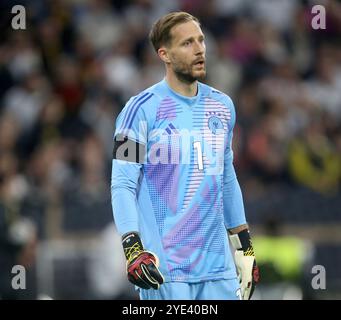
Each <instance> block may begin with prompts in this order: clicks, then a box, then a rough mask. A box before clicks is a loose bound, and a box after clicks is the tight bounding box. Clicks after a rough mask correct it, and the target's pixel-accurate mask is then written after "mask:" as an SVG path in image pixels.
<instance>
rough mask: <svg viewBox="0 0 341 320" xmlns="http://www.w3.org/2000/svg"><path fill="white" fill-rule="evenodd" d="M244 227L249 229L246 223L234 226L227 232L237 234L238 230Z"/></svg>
mask: <svg viewBox="0 0 341 320" xmlns="http://www.w3.org/2000/svg"><path fill="white" fill-rule="evenodd" d="M245 229H249V226H248V224H247V223H245V224H241V225H240V226H238V227H235V228H231V229H228V232H229V233H230V234H237V233H239V232H240V231H243V230H245Z"/></svg>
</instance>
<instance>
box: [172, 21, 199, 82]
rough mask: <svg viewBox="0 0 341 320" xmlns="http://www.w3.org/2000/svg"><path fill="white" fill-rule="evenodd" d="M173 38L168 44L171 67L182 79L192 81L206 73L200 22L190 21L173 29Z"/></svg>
mask: <svg viewBox="0 0 341 320" xmlns="http://www.w3.org/2000/svg"><path fill="white" fill-rule="evenodd" d="M171 36H172V40H171V43H170V44H169V46H167V52H168V57H169V60H170V67H171V68H172V70H173V72H174V73H175V75H176V76H177V78H178V79H179V80H181V81H184V82H187V83H192V82H194V81H195V80H199V79H203V78H204V77H205V75H206V66H205V52H206V46H205V41H204V34H203V33H202V31H201V28H200V26H199V24H198V23H197V22H195V21H189V22H185V23H182V24H179V25H177V26H175V27H174V28H172V30H171Z"/></svg>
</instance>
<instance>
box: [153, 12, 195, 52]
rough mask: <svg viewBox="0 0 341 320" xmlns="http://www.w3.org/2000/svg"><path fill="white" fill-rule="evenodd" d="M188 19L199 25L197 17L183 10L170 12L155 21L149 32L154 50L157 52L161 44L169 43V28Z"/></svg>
mask: <svg viewBox="0 0 341 320" xmlns="http://www.w3.org/2000/svg"><path fill="white" fill-rule="evenodd" d="M188 21H195V22H197V23H198V24H199V25H200V22H199V20H198V18H196V17H194V16H192V15H191V14H189V13H187V12H184V11H176V12H170V13H168V14H166V15H165V16H163V17H161V18H160V19H159V20H158V21H156V22H155V23H154V25H153V27H152V30H151V31H150V34H149V40H150V41H151V43H152V45H153V47H154V49H155V51H156V52H157V51H158V50H159V48H160V47H161V46H162V45H165V44H169V43H170V41H171V40H172V39H171V38H172V37H171V30H172V28H173V27H174V26H176V25H178V24H180V23H184V22H188Z"/></svg>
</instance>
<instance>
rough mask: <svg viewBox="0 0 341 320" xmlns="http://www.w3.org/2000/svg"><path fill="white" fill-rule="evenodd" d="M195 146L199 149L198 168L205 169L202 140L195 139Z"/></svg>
mask: <svg viewBox="0 0 341 320" xmlns="http://www.w3.org/2000/svg"><path fill="white" fill-rule="evenodd" d="M193 147H194V149H197V153H198V169H199V170H204V162H203V159H202V149H201V143H200V141H194V142H193Z"/></svg>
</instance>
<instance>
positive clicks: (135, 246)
mask: <svg viewBox="0 0 341 320" xmlns="http://www.w3.org/2000/svg"><path fill="white" fill-rule="evenodd" d="M122 246H123V250H124V255H125V257H126V259H127V261H128V262H130V261H132V260H133V259H134V258H135V257H137V256H138V255H139V254H140V253H141V252H142V251H143V245H142V241H141V238H140V236H139V234H138V233H137V232H129V233H126V234H124V235H123V236H122Z"/></svg>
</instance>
